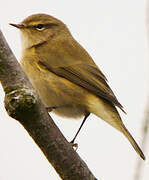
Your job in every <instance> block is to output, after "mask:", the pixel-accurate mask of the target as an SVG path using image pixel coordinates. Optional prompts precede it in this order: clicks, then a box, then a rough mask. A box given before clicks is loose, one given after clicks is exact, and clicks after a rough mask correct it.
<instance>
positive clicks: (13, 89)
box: [0, 31, 97, 180]
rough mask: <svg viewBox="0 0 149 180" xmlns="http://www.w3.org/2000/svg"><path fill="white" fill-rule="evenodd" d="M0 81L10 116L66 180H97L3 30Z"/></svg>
mask: <svg viewBox="0 0 149 180" xmlns="http://www.w3.org/2000/svg"><path fill="white" fill-rule="evenodd" d="M0 81H1V83H2V86H3V89H4V91H5V107H6V110H7V112H8V114H9V115H10V116H11V117H13V118H14V119H16V120H18V121H19V122H20V123H21V124H22V125H23V127H24V128H25V129H26V130H27V132H28V133H29V134H30V136H31V137H32V138H33V139H34V141H35V142H36V144H37V145H38V146H39V147H40V149H41V150H42V151H43V153H44V155H45V156H46V158H47V159H48V161H49V162H50V163H51V164H52V166H53V167H54V168H55V170H56V171H57V173H58V174H59V176H60V177H61V178H62V179H64V180H97V179H96V178H95V177H94V176H93V174H92V173H91V171H90V170H89V169H88V167H87V165H86V164H85V163H84V162H83V160H82V159H81V158H80V157H79V156H78V154H77V153H76V152H75V151H74V150H73V148H72V146H71V145H70V144H69V143H68V142H67V140H66V139H65V138H64V136H63V135H62V134H61V132H60V131H59V129H58V128H57V126H56V125H55V123H54V122H53V120H52V119H51V117H50V116H49V115H48V113H47V111H46V109H45V107H44V105H43V104H42V103H41V101H40V99H39V97H38V96H37V95H36V93H35V91H34V89H33V88H32V86H31V84H30V82H29V81H28V78H27V77H26V75H25V74H24V72H23V71H22V69H21V67H20V65H19V63H18V62H17V60H16V58H15V57H14V55H13V53H12V51H11V50H10V48H9V47H8V44H7V42H6V40H5V38H4V36H3V34H2V32H1V31H0Z"/></svg>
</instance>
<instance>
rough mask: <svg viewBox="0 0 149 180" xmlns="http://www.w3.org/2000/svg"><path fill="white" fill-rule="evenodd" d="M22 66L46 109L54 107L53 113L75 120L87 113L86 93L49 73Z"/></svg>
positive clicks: (82, 89)
mask: <svg viewBox="0 0 149 180" xmlns="http://www.w3.org/2000/svg"><path fill="white" fill-rule="evenodd" d="M31 68H32V70H29V68H27V67H26V66H25V67H24V66H23V69H24V71H25V72H26V74H27V75H28V77H29V79H30V81H31V83H32V85H33V87H34V88H35V89H36V91H37V93H38V94H39V96H40V98H41V100H42V102H43V104H44V105H45V106H46V107H49V108H50V107H55V108H54V109H53V112H54V113H56V114H58V115H60V116H64V117H70V118H77V117H81V116H84V115H85V114H86V113H87V110H86V106H85V97H86V94H87V93H88V91H86V90H85V89H84V88H82V87H79V86H77V85H75V84H73V83H71V82H70V81H68V80H67V79H64V78H61V77H59V76H57V75H55V74H53V73H52V72H50V71H40V70H38V69H37V68H33V66H32V67H31Z"/></svg>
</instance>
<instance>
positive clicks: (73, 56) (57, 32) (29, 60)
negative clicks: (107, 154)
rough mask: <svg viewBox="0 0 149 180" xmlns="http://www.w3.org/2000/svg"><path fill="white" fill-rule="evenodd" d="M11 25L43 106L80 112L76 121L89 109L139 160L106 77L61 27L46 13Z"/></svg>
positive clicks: (71, 114) (63, 112)
mask: <svg viewBox="0 0 149 180" xmlns="http://www.w3.org/2000/svg"><path fill="white" fill-rule="evenodd" d="M11 25H12V26H15V27H17V28H18V29H19V30H20V32H21V41H22V58H21V65H22V67H23V70H24V71H25V73H26V74H27V76H28V77H29V80H30V81H31V83H32V85H33V86H34V88H35V89H36V91H37V93H38V94H39V96H40V98H41V100H42V102H43V103H44V105H45V107H47V108H48V109H49V110H52V111H53V112H54V113H56V114H58V115H60V116H64V117H71V118H78V117H81V116H83V117H84V120H83V122H82V125H83V124H84V122H85V120H86V119H87V117H88V116H89V114H90V113H93V114H95V115H96V116H98V117H99V118H101V119H102V120H104V121H106V122H107V123H108V124H110V125H111V126H113V127H114V128H116V129H117V130H119V131H120V132H122V133H123V134H124V136H125V137H126V138H127V139H128V140H129V142H130V143H131V145H132V146H133V148H134V149H135V150H136V152H137V153H138V154H139V155H140V156H141V158H142V159H145V156H144V154H143V152H142V151H141V149H140V147H139V146H138V145H137V143H136V141H135V140H134V138H133V137H132V136H131V134H130V133H129V131H128V130H127V129H126V127H125V126H124V124H123V122H122V120H121V118H120V115H119V113H118V111H117V109H116V107H118V108H120V109H121V110H122V111H123V112H124V110H123V107H122V105H121V104H120V103H119V102H118V100H117V98H116V97H115V95H114V93H113V91H112V90H111V89H110V87H109V85H108V84H107V79H106V77H105V76H104V74H103V73H102V72H101V70H100V69H99V68H98V67H97V65H96V64H95V63H94V61H93V59H92V58H91V56H90V55H89V54H88V53H87V52H86V50H85V49H84V48H83V47H82V46H81V45H80V44H79V43H78V42H77V41H76V40H75V39H74V38H73V37H72V35H71V33H70V31H69V30H68V28H67V27H66V25H65V24H64V23H63V22H61V21H60V20H58V19H56V18H54V17H52V16H50V15H46V14H35V15H31V16H29V17H27V18H26V19H25V20H23V21H22V22H21V23H20V24H11ZM82 125H81V127H82ZM81 127H80V128H79V130H78V132H77V134H78V133H79V131H80V129H81ZM77 134H76V136H77ZM76 136H75V137H74V139H73V140H72V141H71V142H72V143H74V140H75V138H76Z"/></svg>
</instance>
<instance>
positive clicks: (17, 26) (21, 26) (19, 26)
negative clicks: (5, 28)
mask: <svg viewBox="0 0 149 180" xmlns="http://www.w3.org/2000/svg"><path fill="white" fill-rule="evenodd" d="M9 25H11V26H14V27H16V28H18V29H21V28H24V25H23V24H11V23H10V24H9Z"/></svg>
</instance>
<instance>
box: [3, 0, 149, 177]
mask: <svg viewBox="0 0 149 180" xmlns="http://www.w3.org/2000/svg"><path fill="white" fill-rule="evenodd" d="M148 5H149V3H148V2H147V0H125V1H122V0H113V1H110V0H104V1H102V0H94V1H89V0H82V1H79V0H76V1H68V0H63V1H59V0H54V1H51V0H42V1H37V0H26V1H19V0H13V1H8V0H5V1H3V2H1V5H0V28H1V30H2V31H3V33H4V35H5V37H6V39H7V41H8V43H9V45H10V47H11V48H12V50H13V52H14V54H15V56H16V57H17V59H18V60H19V59H20V50H21V46H20V37H19V32H18V30H17V29H15V28H13V27H11V26H9V25H8V24H9V23H19V22H21V21H22V20H23V19H24V18H26V17H27V16H29V15H31V14H34V13H47V14H50V15H53V16H55V17H57V18H59V19H60V20H62V21H63V22H64V23H65V24H66V25H67V26H68V28H69V29H70V31H71V33H72V35H73V36H74V37H75V38H76V40H77V41H78V42H79V43H80V44H81V45H83V47H84V48H85V49H86V50H87V51H88V52H89V54H90V55H91V56H92V57H93V59H94V61H95V62H96V64H97V65H98V66H99V67H100V69H101V70H102V72H103V73H104V74H105V75H106V77H107V79H108V81H109V85H110V86H111V88H112V90H113V91H114V93H115V95H116V96H117V98H118V100H119V101H120V103H121V104H122V105H123V106H124V109H125V111H126V112H127V115H124V114H123V113H121V112H120V114H121V116H122V119H123V122H124V124H125V125H126V127H127V128H128V129H129V130H130V132H131V133H132V135H133V136H134V138H135V139H136V141H137V142H138V143H139V144H140V145H141V142H142V129H143V123H144V119H145V117H146V116H147V112H148V111H149V107H148V108H147V105H148V104H149V99H148V98H149V63H148V61H149V46H148V44H149V35H148V34H149V33H148V30H147V29H148V23H149V18H148V10H149V8H148ZM3 98H4V93H3V90H2V88H1V89H0V142H1V148H0V169H1V171H0V179H1V180H9V179H15V180H19V179H22V180H26V179H36V180H41V179H44V180H49V179H52V180H59V179H60V178H59V176H58V175H57V174H56V172H55V170H54V169H53V168H52V166H51V165H50V164H49V163H48V161H47V160H46V158H45V157H44V155H43V154H42V153H41V151H40V149H39V148H38V147H37V145H36V144H35V143H34V141H33V140H32V139H31V138H30V136H29V135H28V133H27V132H26V130H25V129H24V128H23V127H22V126H21V125H20V124H19V123H18V122H17V121H15V120H13V119H12V118H10V117H9V116H8V115H7V113H6V111H5V109H4V106H3ZM51 115H52V117H53V119H54V121H55V123H56V124H57V125H58V127H59V128H60V130H61V131H62V133H63V134H64V136H65V137H66V138H67V139H68V141H71V140H72V138H73V137H74V135H75V133H76V131H77V130H78V128H79V126H80V124H81V122H82V121H81V120H76V121H75V120H74V119H64V118H61V117H58V116H55V115H53V114H51ZM148 136H149V134H148ZM147 138H149V137H147ZM76 142H77V143H78V145H79V148H78V150H77V152H78V154H79V155H80V156H81V158H82V159H83V160H84V161H85V162H86V163H87V165H88V167H89V168H90V169H91V171H92V172H93V174H94V175H95V176H96V178H97V179H98V180H100V179H102V180H115V179H120V180H126V179H127V180H133V179H134V180H137V178H136V176H135V174H136V171H137V172H138V171H140V170H138V169H137V166H138V159H139V157H138V155H137V154H136V152H135V151H134V150H133V148H132V147H131V145H130V144H129V142H128V141H127V139H126V138H125V137H124V136H123V135H121V134H120V133H119V132H118V131H116V130H115V129H113V128H112V127H110V126H109V125H107V124H106V123H105V122H103V121H102V120H100V119H99V118H97V117H96V116H94V115H91V116H90V117H89V118H88V120H87V122H86V123H85V125H84V126H83V129H82V130H81V133H80V134H79V136H78V137H77V140H76ZM148 151H149V143H147V144H146V148H145V154H146V161H145V162H142V165H141V167H142V171H141V173H140V180H148V179H149V160H148V157H149V156H148ZM141 161H142V160H141Z"/></svg>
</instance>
